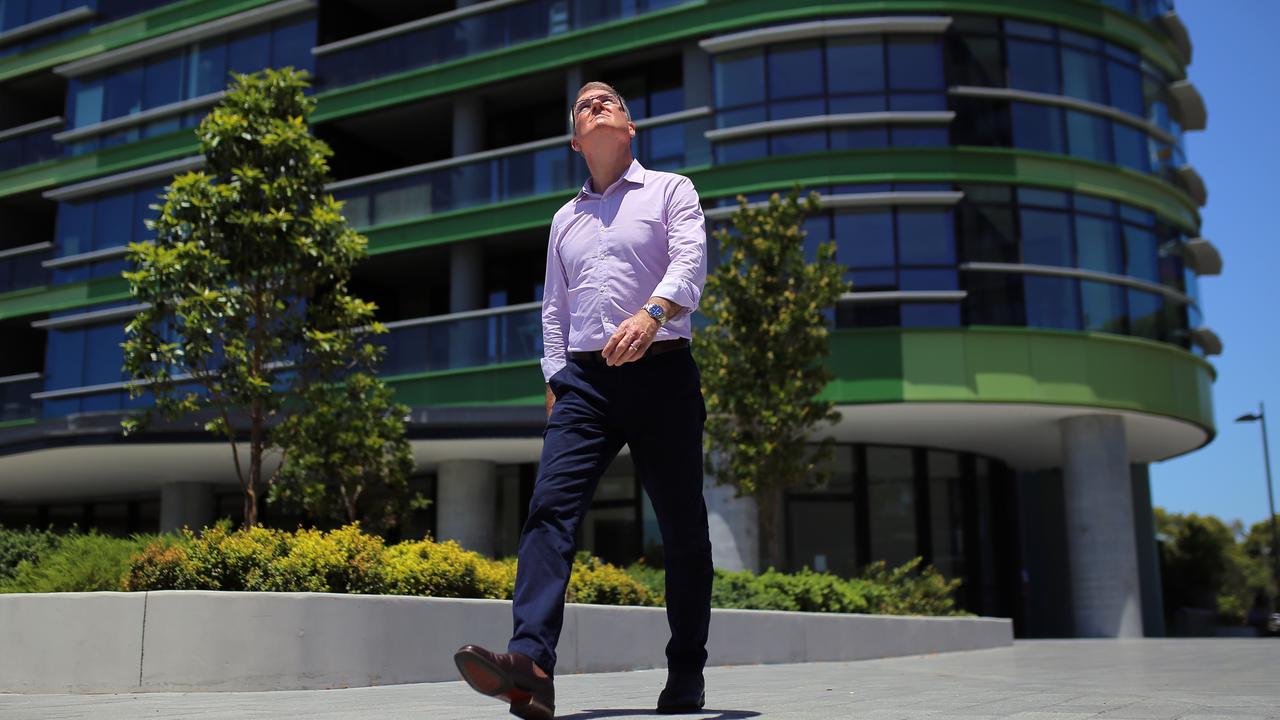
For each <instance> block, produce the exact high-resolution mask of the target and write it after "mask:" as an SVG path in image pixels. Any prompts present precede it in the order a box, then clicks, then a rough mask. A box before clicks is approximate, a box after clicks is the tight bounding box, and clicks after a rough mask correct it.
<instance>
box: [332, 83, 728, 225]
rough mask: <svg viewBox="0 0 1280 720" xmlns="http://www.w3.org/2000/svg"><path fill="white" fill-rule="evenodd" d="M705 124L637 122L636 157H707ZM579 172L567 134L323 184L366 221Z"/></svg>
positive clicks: (525, 191)
mask: <svg viewBox="0 0 1280 720" xmlns="http://www.w3.org/2000/svg"><path fill="white" fill-rule="evenodd" d="M710 123H711V121H710V118H709V115H708V110H707V109H706V108H698V109H695V110H685V111H682V112H678V113H672V114H670V115H664V116H661V117H656V118H650V119H648V120H641V121H638V122H637V123H636V126H637V130H638V132H637V133H636V141H635V147H634V148H633V149H634V151H635V154H636V157H637V158H639V160H640V162H641V163H642V164H643V165H644V166H645V167H647V168H651V169H654V170H674V169H677V168H683V167H693V166H695V165H703V164H706V163H708V162H710V146H709V144H708V142H707V140H706V138H705V136H704V135H703V133H705V132H706V131H707V130H709V129H710V127H711V124H710ZM586 179H587V166H586V164H585V163H584V162H583V160H582V159H581V158H580V157H578V154H577V153H576V152H574V151H573V149H572V148H570V147H569V136H567V135H566V136H564V137H559V138H549V139H547V140H539V141H537V142H533V143H526V144H524V145H518V146H515V147H510V148H502V149H500V150H490V151H486V152H482V153H477V154H475V155H470V156H466V157H459V158H453V159H450V160H443V161H440V162H434V163H428V164H426V165H418V166H415V167H410V168H402V169H399V170H392V171H390V172H385V173H379V174H378V175H371V176H368V177H363V178H354V179H351V180H343V181H341V182H336V183H332V184H331V185H329V190H330V191H331V192H332V193H333V195H334V197H336V198H337V199H339V200H342V201H344V202H346V206H345V207H344V208H343V214H344V215H345V216H346V218H347V220H348V221H349V222H350V223H351V224H352V225H353V226H354V227H358V228H365V227H372V226H374V225H384V224H386V223H391V222H397V221H400V220H408V219H413V218H421V217H426V216H428V215H431V214H434V213H440V212H446V211H449V210H459V209H462V208H468V207H475V206H478V205H490V204H493V203H498V202H503V201H505V200H514V199H517V198H522V197H530V196H533V195H541V194H544V193H550V192H557V191H567V190H571V189H573V188H575V187H578V186H580V185H581V184H582V183H583V182H585V181H586Z"/></svg>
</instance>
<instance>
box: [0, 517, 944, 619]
mask: <svg viewBox="0 0 1280 720" xmlns="http://www.w3.org/2000/svg"><path fill="white" fill-rule="evenodd" d="M9 547H22V548H27V549H26V550H23V552H24V553H26V554H25V555H24V556H23V557H24V558H27V557H35V558H36V560H35V561H34V562H33V561H31V560H28V559H24V560H22V561H20V562H19V563H18V564H17V567H16V568H15V575H14V577H13V579H12V580H11V581H9V582H7V583H5V584H3V585H0V589H3V590H7V591H9V592H58V591H90V590H119V589H123V590H132V591H141V590H257V591H276V592H335V593H369V594H387V595H419V596H426V597H446V598H497V599H508V600H509V599H511V597H512V594H513V591H514V587H515V577H516V561H515V558H506V559H501V560H493V559H489V558H486V557H484V556H483V555H480V554H479V553H475V552H471V551H469V550H465V549H463V548H462V547H461V546H459V545H458V544H457V543H455V542H452V541H449V542H435V541H433V540H431V539H429V538H428V539H424V540H418V541H412V542H402V543H398V544H396V545H391V546H387V545H385V544H384V543H383V540H382V538H380V537H378V536H376V535H370V534H367V533H365V532H363V531H362V530H361V529H360V526H359V525H358V524H352V525H347V526H345V527H342V528H339V529H337V530H333V531H331V532H324V531H320V530H314V529H311V530H306V529H299V530H297V531H295V532H286V531H283V530H272V529H267V528H262V527H254V528H249V529H246V530H235V531H233V530H231V528H230V525H228V524H225V523H224V524H219V525H217V526H215V527H212V528H206V529H205V530H204V531H202V532H201V533H199V534H197V533H194V532H191V531H190V530H185V531H183V533H182V534H179V535H162V536H149V537H134V538H132V539H129V540H120V539H115V538H108V537H103V536H100V535H92V534H91V535H69V536H66V537H65V538H61V539H59V538H57V537H56V536H52V535H51V534H47V533H45V534H40V533H34V534H31V536H23V537H22V539H21V540H20V541H19V540H10V541H9ZM49 548H52V549H49ZM8 552H9V553H10V555H15V554H16V551H13V550H10V551H8ZM959 585H960V581H959V580H950V581H948V580H946V579H944V578H943V577H942V576H941V575H940V574H938V572H937V571H936V570H934V569H933V568H924V569H920V560H919V558H917V559H916V560H913V561H911V562H909V563H906V564H904V565H902V566H900V567H897V568H893V569H888V568H887V567H886V566H885V565H884V563H875V564H873V565H871V566H869V567H868V568H867V570H866V571H865V572H864V573H863V575H862V576H861V577H856V578H849V579H846V578H841V577H838V576H836V575H831V574H829V573H819V572H814V571H812V570H808V569H805V570H802V571H800V572H797V573H781V572H777V571H775V570H772V569H771V570H768V571H766V572H764V573H761V574H760V575H755V574H753V573H750V572H727V571H724V570H717V571H716V573H715V579H714V582H713V585H712V605H713V606H714V607H721V608H744V609H756V610H791V611H802V612H839V613H863V612H869V613H883V614H920V615H953V614H958V613H957V611H956V610H955V603H954V598H953V596H954V594H955V591H956V588H958V587H959ZM664 591H665V573H664V571H663V570H662V569H660V568H654V567H650V566H648V565H645V564H643V563H637V564H635V565H632V566H631V567H629V568H627V569H626V570H623V569H620V568H618V567H615V566H613V565H609V564H608V563H605V562H603V561H601V560H600V559H599V558H595V557H592V556H591V555H590V554H588V553H585V552H583V553H578V556H577V558H576V559H575V564H574V570H573V574H572V575H571V576H570V579H569V585H568V588H567V589H566V593H565V598H566V600H568V601H569V602H576V603H592V604H602V605H641V606H661V605H662V604H663V603H664Z"/></svg>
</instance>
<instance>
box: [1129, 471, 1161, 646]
mask: <svg viewBox="0 0 1280 720" xmlns="http://www.w3.org/2000/svg"><path fill="white" fill-rule="evenodd" d="M1130 475H1131V477H1132V478H1133V528H1134V538H1133V539H1134V543H1135V544H1136V545H1137V548H1138V578H1139V580H1140V581H1141V583H1142V628H1143V634H1144V635H1146V636H1147V637H1164V635H1165V631H1164V588H1163V586H1162V584H1161V582H1160V551H1159V549H1157V548H1156V519H1155V515H1154V513H1152V511H1151V477H1150V474H1149V473H1148V471H1147V466H1146V465H1134V466H1132V468H1131V473H1130Z"/></svg>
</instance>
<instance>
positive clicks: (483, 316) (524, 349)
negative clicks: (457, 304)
mask: <svg viewBox="0 0 1280 720" xmlns="http://www.w3.org/2000/svg"><path fill="white" fill-rule="evenodd" d="M386 325H387V328H388V329H389V330H390V332H388V333H387V334H386V335H380V336H378V337H377V338H376V339H375V340H374V341H375V342H381V343H383V344H384V345H386V348H387V353H386V356H385V357H384V359H383V362H382V366H381V367H380V368H379V369H378V372H379V373H380V374H382V375H405V374H408V373H420V372H432V371H437V370H457V369H460V368H471V367H482V366H485V365H497V364H501V363H509V362H516V361H518V360H533V359H536V358H540V357H542V303H541V302H532V303H525V304H522V305H509V306H507V307H501V308H492V309H489V310H472V311H468V312H462V313H453V314H450V315H439V316H435V317H425V318H418V319H414V320H400V321H397V322H390V323H386Z"/></svg>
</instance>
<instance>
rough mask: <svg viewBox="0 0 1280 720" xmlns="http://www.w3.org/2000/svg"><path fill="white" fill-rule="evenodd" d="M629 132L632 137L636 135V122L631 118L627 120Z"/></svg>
mask: <svg viewBox="0 0 1280 720" xmlns="http://www.w3.org/2000/svg"><path fill="white" fill-rule="evenodd" d="M627 132H629V133H631V137H635V136H636V124H635V123H633V122H631V121H630V120H628V121H627Z"/></svg>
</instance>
